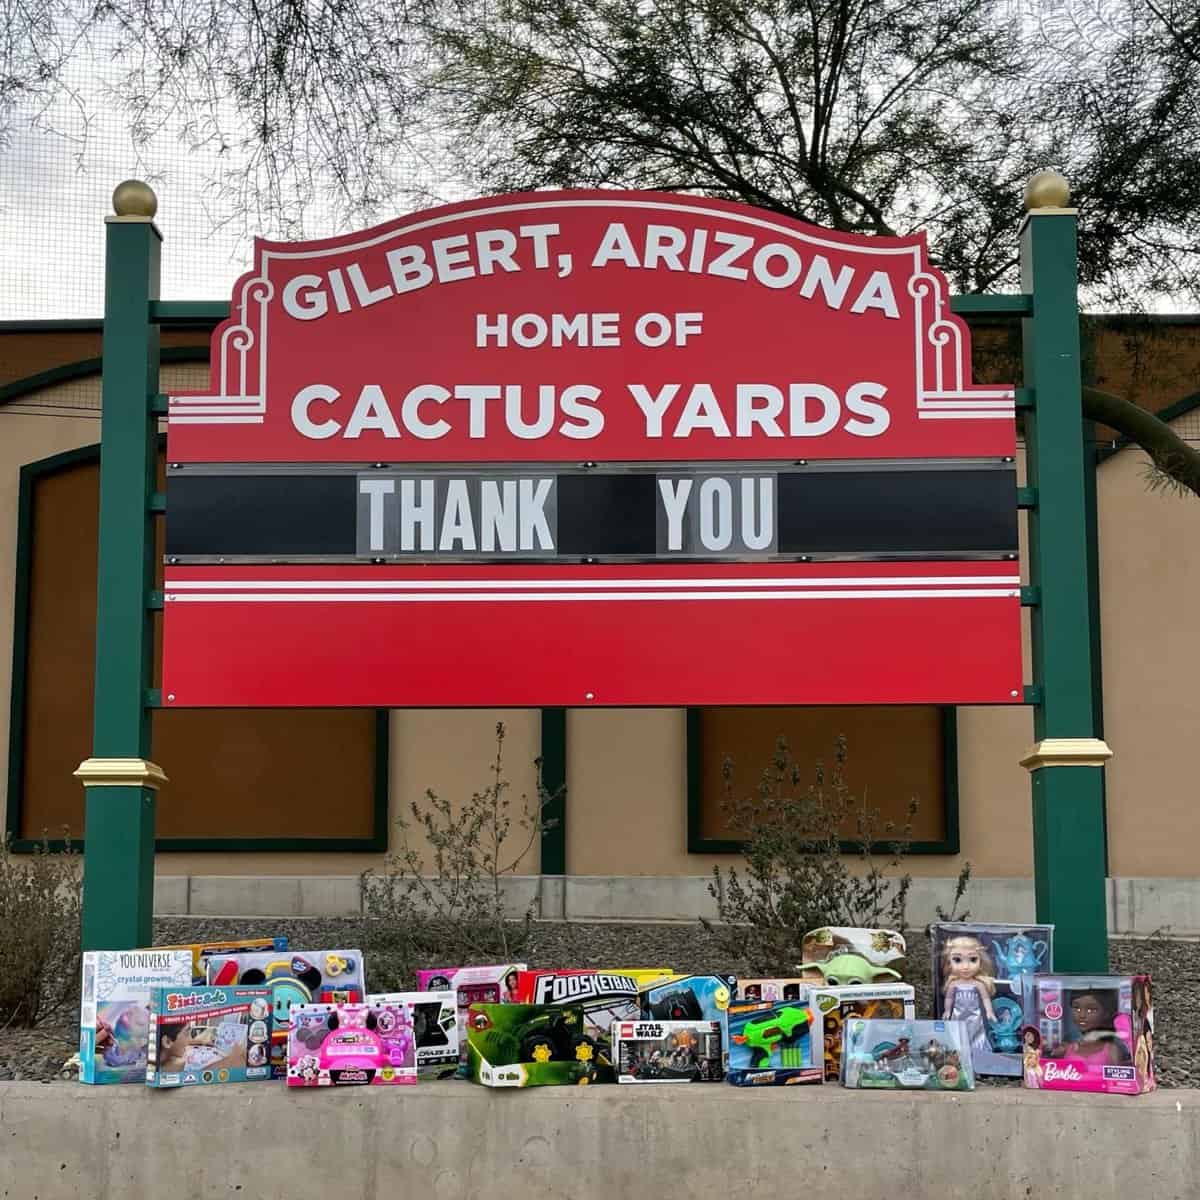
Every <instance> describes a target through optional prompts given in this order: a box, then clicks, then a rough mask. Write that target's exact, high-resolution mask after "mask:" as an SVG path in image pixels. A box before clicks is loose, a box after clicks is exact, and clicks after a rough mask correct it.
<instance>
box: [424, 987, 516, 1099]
mask: <svg viewBox="0 0 1200 1200" xmlns="http://www.w3.org/2000/svg"><path fill="white" fill-rule="evenodd" d="M526 969H527V967H526V964H525V963H503V964H498V965H495V966H486V967H438V968H435V969H433V970H427V971H418V972H417V991H419V992H447V991H450V992H455V993H457V997H458V1028H459V1035H458V1073H459V1075H461V1076H462V1077H463V1078H464V1079H465V1078H466V1076H467V1074H468V1067H467V1039H466V1038H465V1037H464V1036H463V1030H465V1029H466V1028H467V1010H468V1009H469V1008H470V1007H471V1005H472V1004H515V1003H516V999H517V976H518V975H519V974H520V973H521V972H522V971H524V970H526Z"/></svg>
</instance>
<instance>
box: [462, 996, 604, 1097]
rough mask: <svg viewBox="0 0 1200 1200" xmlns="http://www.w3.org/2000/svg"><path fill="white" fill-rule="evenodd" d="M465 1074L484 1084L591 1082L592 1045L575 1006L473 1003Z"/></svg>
mask: <svg viewBox="0 0 1200 1200" xmlns="http://www.w3.org/2000/svg"><path fill="white" fill-rule="evenodd" d="M467 1059H468V1064H469V1067H470V1077H471V1079H473V1080H474V1081H475V1082H476V1083H481V1084H483V1085H484V1087H495V1088H521V1087H542V1086H545V1085H547V1084H565V1083H574V1084H580V1083H591V1082H592V1081H593V1080H594V1079H595V1078H596V1043H595V1042H594V1041H593V1040H592V1039H591V1038H590V1037H588V1035H587V1033H586V1031H585V1027H584V1019H583V1009H582V1008H580V1007H579V1006H578V1005H576V1004H564V1005H554V1004H472V1005H471V1007H470V1009H469V1010H468V1012H467Z"/></svg>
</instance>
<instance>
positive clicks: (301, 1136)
mask: <svg viewBox="0 0 1200 1200" xmlns="http://www.w3.org/2000/svg"><path fill="white" fill-rule="evenodd" d="M1198 1134H1200V1092H1197V1091H1190V1090H1187V1091H1185V1090H1179V1091H1160V1092H1157V1093H1155V1094H1152V1095H1150V1096H1141V1097H1121V1096H1089V1095H1071V1094H1062V1093H1047V1092H1042V1093H1031V1092H1024V1091H1022V1090H1020V1089H1015V1088H991V1089H987V1088H984V1089H981V1090H979V1091H977V1092H975V1093H973V1094H953V1095H946V1094H935V1093H917V1094H903V1095H897V1094H894V1093H888V1094H881V1093H868V1092H850V1091H845V1090H843V1089H841V1088H838V1087H823V1088H780V1089H774V1088H772V1089H764V1090H762V1091H751V1090H746V1089H741V1088H731V1087H725V1086H720V1085H713V1086H711V1087H705V1086H703V1085H701V1086H696V1085H675V1086H664V1087H652V1086H647V1087H624V1086H622V1087H593V1088H536V1089H531V1090H529V1091H523V1092H519V1093H515V1092H506V1093H495V1092H491V1091H488V1090H487V1089H484V1088H481V1087H476V1086H474V1085H473V1084H469V1083H466V1082H449V1083H432V1084H428V1085H420V1086H418V1087H415V1088H396V1089H390V1088H346V1089H342V1090H339V1091H336V1092H330V1091H321V1092H315V1091H313V1092H302V1093H297V1092H295V1091H292V1092H289V1091H288V1089H287V1088H285V1087H284V1086H283V1085H282V1084H274V1085H272V1084H263V1085H237V1086H229V1087H210V1088H197V1089H189V1090H188V1091H187V1092H184V1091H173V1092H155V1091H151V1090H150V1089H148V1088H142V1087H136V1086H134V1087H96V1088H89V1087H83V1086H80V1085H75V1084H36V1083H5V1084H0V1196H5V1197H11V1198H13V1200H18V1198H19V1200H31V1198H32V1197H37V1198H38V1200H126V1198H128V1197H152V1196H164V1195H165V1196H170V1197H171V1198H172V1200H209V1198H215V1197H223V1198H228V1197H232V1196H236V1195H241V1196H244V1197H246V1198H247V1200H308V1198H309V1197H313V1198H314V1200H315V1198H318V1197H319V1198H320V1200H329V1197H331V1196H336V1197H338V1198H339V1200H385V1198H386V1200H393V1198H394V1197H397V1196H405V1197H418V1196H420V1197H426V1196H428V1197H436V1198H437V1200H468V1198H470V1200H479V1198H481V1197H486V1198H487V1200H539V1198H541V1197H555V1198H559V1197H561V1198H563V1200H566V1198H567V1197H570V1198H571V1200H593V1198H595V1200H601V1198H602V1200H612V1198H613V1197H614V1196H623V1197H629V1198H630V1200H642V1198H647V1200H649V1198H653V1200H676V1198H678V1200H685V1198H686V1200H694V1197H696V1196H699V1195H707V1196H734V1195H736V1196H761V1197H782V1196H787V1195H793V1194H796V1193H797V1192H798V1191H801V1190H809V1189H819V1190H820V1194H823V1195H827V1196H830V1197H834V1198H840V1197H850V1196H853V1197H855V1200H895V1198H896V1197H897V1196H909V1197H913V1200H924V1198H925V1197H933V1196H938V1197H946V1198H948V1200H949V1198H954V1197H963V1198H964V1200H966V1198H969V1200H1031V1198H1032V1200H1037V1198H1040V1197H1051V1196H1069V1197H1076V1196H1078V1197H1084V1196H1086V1197H1088V1198H1089V1200H1106V1198H1109V1197H1112V1198H1113V1200H1116V1198H1118V1197H1121V1198H1124V1197H1141V1196H1147V1197H1150V1196H1152V1197H1154V1200H1184V1198H1185V1197H1186V1198H1191V1197H1194V1196H1195V1195H1196V1180H1197V1178H1198V1177H1200V1175H1198V1172H1200V1138H1198V1136H1197V1135H1198Z"/></svg>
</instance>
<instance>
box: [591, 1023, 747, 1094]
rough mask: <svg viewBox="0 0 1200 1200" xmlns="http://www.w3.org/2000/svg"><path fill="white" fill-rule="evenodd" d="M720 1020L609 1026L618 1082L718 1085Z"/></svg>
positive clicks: (720, 1071) (721, 1071)
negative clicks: (610, 1027)
mask: <svg viewBox="0 0 1200 1200" xmlns="http://www.w3.org/2000/svg"><path fill="white" fill-rule="evenodd" d="M722 1024H723V1022H721V1021H618V1022H617V1023H616V1024H615V1025H614V1026H613V1027H612V1046H613V1053H614V1054H615V1055H616V1059H617V1082H618V1083H720V1082H721V1080H723V1079H724V1078H725V1060H724V1045H723V1042H724V1039H723V1038H722V1036H721V1026H722Z"/></svg>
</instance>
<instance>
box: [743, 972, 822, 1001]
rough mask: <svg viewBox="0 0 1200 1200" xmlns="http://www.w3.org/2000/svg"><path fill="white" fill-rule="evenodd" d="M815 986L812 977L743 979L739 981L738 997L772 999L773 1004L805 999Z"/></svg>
mask: <svg viewBox="0 0 1200 1200" xmlns="http://www.w3.org/2000/svg"><path fill="white" fill-rule="evenodd" d="M812 986H813V982H812V980H811V979H800V978H798V977H797V978H793V979H741V978H739V979H738V981H737V999H739V1000H753V1001H759V1000H770V1001H771V1003H772V1004H775V1003H777V1002H778V1001H780V1000H803V999H804V997H805V996H807V995H808V993H809V991H810V989H811V988H812Z"/></svg>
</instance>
